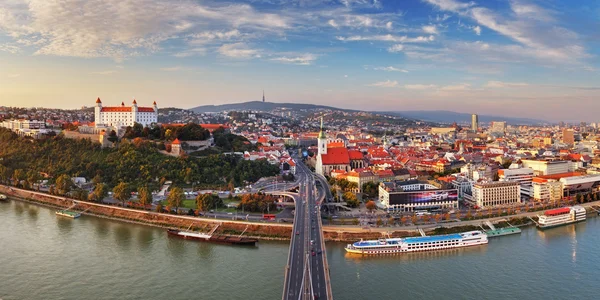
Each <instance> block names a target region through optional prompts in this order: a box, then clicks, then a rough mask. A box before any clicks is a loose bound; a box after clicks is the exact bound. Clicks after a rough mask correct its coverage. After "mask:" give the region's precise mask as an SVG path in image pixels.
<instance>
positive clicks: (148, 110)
mask: <svg viewBox="0 0 600 300" xmlns="http://www.w3.org/2000/svg"><path fill="white" fill-rule="evenodd" d="M138 112H154V108H152V107H138Z"/></svg>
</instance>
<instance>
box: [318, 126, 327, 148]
mask: <svg viewBox="0 0 600 300" xmlns="http://www.w3.org/2000/svg"><path fill="white" fill-rule="evenodd" d="M317 141H318V142H317V143H318V144H319V152H318V154H319V155H321V154H327V137H326V136H325V132H323V117H321V131H320V132H319V136H318V137H317Z"/></svg>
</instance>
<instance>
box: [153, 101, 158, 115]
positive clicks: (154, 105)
mask: <svg viewBox="0 0 600 300" xmlns="http://www.w3.org/2000/svg"><path fill="white" fill-rule="evenodd" d="M152 108H154V112H156V113H158V105H156V101H154V103H152Z"/></svg>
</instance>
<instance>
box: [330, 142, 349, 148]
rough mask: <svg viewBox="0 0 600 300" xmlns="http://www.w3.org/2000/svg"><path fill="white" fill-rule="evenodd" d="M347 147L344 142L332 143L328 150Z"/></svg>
mask: <svg viewBox="0 0 600 300" xmlns="http://www.w3.org/2000/svg"><path fill="white" fill-rule="evenodd" d="M339 147H345V145H344V142H330V143H327V148H339Z"/></svg>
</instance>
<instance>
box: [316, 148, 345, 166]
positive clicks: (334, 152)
mask: <svg viewBox="0 0 600 300" xmlns="http://www.w3.org/2000/svg"><path fill="white" fill-rule="evenodd" d="M321 161H322V162H323V165H347V164H350V156H348V149H346V148H327V154H321Z"/></svg>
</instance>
